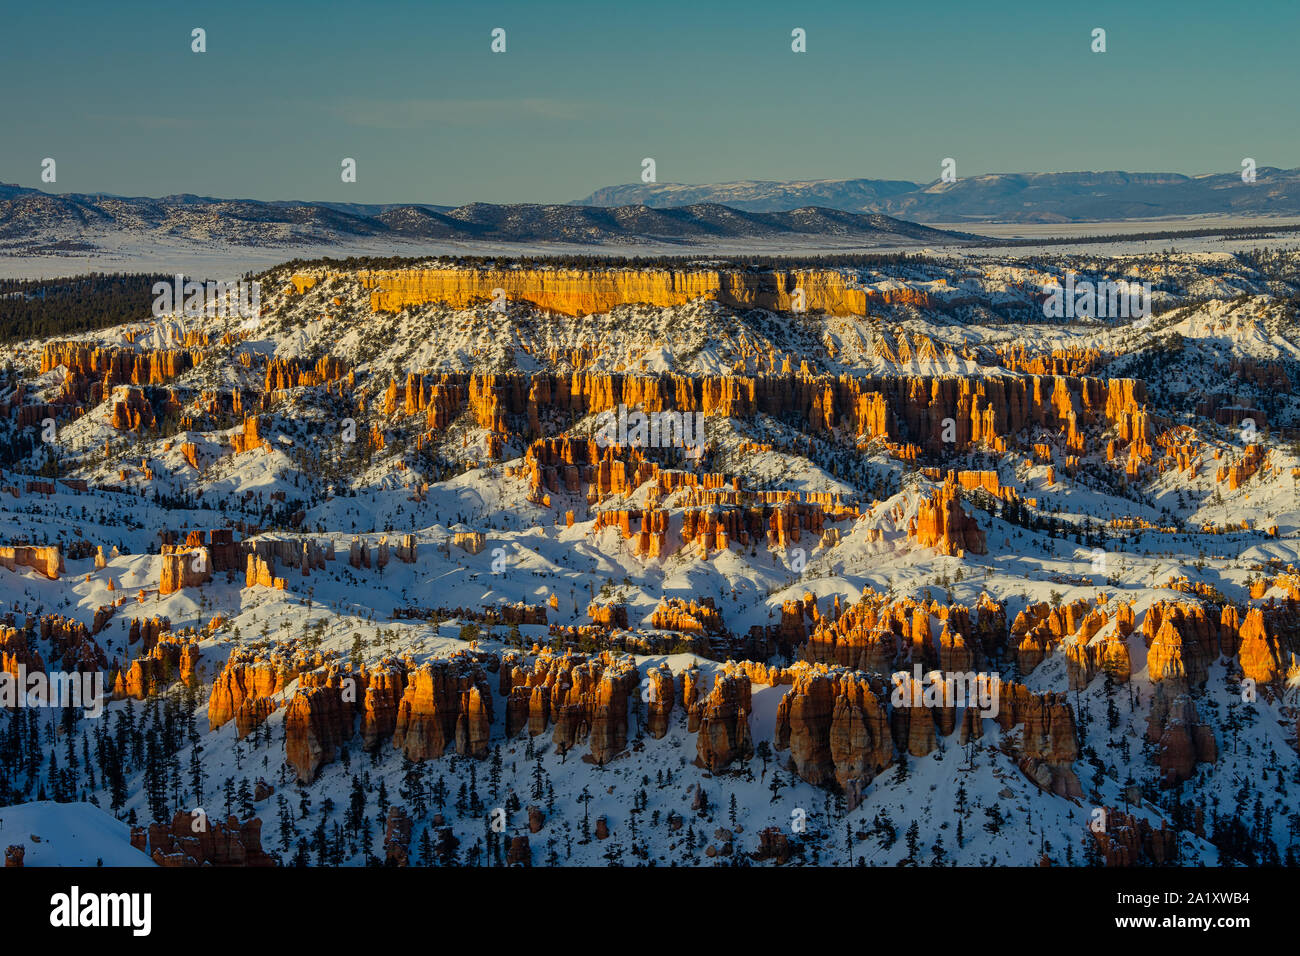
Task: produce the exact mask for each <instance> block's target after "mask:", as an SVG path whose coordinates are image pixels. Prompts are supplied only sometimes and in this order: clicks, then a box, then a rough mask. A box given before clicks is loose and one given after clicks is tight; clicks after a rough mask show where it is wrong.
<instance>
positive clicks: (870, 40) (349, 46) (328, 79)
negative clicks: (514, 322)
mask: <svg viewBox="0 0 1300 956" xmlns="http://www.w3.org/2000/svg"><path fill="white" fill-rule="evenodd" d="M1057 7H1059V9H1057ZM1135 8H1136V9H1135ZM3 26H4V29H3V35H0V90H2V91H3V93H2V95H0V182H8V183H18V184H20V185H23V186H31V187H36V188H41V189H45V190H47V191H50V192H107V193H115V194H119V195H127V196H162V195H169V194H174V193H182V192H186V193H197V194H200V195H207V196H219V197H227V198H251V199H263V200H269V199H301V200H319V201H325V200H328V201H336V202H346V201H353V202H366V203H381V202H423V203H437V204H446V205H459V204H461V203H465V202H474V201H482V202H570V201H573V200H577V199H581V198H583V197H585V196H586V195H588V194H589V193H590V192H591V191H592V190H594V189H596V188H599V187H601V186H607V185H614V184H618V183H633V182H639V181H640V178H641V170H642V160H643V159H644V158H646V157H651V158H653V159H654V160H655V167H656V176H657V179H658V181H659V182H661V183H665V182H679V183H709V182H727V181H733V180H744V179H759V180H791V179H796V180H797V179H850V178H871V179H906V180H911V181H916V182H931V181H933V180H935V179H937V178H938V177H939V174H940V164H941V162H942V160H943V159H944V158H948V157H951V158H953V159H955V160H956V164H957V165H956V172H957V175H958V176H959V177H964V176H970V175H977V174H981V173H989V172H1028V171H1035V172H1042V171H1047V172H1060V171H1072V170H1112V169H1120V170H1127V171H1144V172H1147V171H1158V172H1179V173H1187V174H1199V173H1210V172H1230V171H1238V170H1240V168H1241V162H1242V159H1243V158H1244V157H1251V158H1253V159H1255V160H1256V162H1257V163H1258V164H1259V165H1260V166H1278V167H1283V168H1293V167H1296V166H1300V125H1298V124H1297V118H1298V116H1297V114H1298V113H1300V99H1297V98H1296V91H1297V89H1300V57H1297V55H1296V47H1295V41H1296V36H1297V27H1300V3H1297V2H1296V0H1252V2H1251V3H1249V4H1241V5H1234V4H1224V3H1222V2H1202V0H1183V2H1164V0H1149V2H1139V0H1127V2H1115V3H1112V2H1105V0H1093V2H1090V3H1088V4H1086V5H1080V4H1054V3H1050V2H1049V3H1044V2H1043V0H1037V2H1019V0H1006V2H996V0H992V2H978V0H966V2H957V0H930V2H926V3H919V2H912V3H898V2H896V0H891V2H877V0H856V2H816V0H806V2H805V0H800V2H797V3H796V2H784V3H777V2H767V0H749V2H731V0H728V2H680V0H642V2H632V0H611V2H605V3H595V2H571V0H555V2H538V0H530V2H526V3H492V2H487V3H473V4H451V3H443V2H429V0H426V2H418V3H416V2H409V3H398V2H388V0H365V2H360V0H359V2H347V3H341V2H328V0H325V2H312V3H305V2H280V3H275V2H269V3H255V2H245V0H221V2H218V3H208V2H199V3H185V4H177V3H161V2H155V3H141V2H133V0H115V2H113V3H103V2H101V0H95V2H93V3H92V2H79V3H59V2H46V3H40V4H18V3H14V4H9V5H7V8H6V10H5V13H4V19H3ZM195 28H202V29H203V30H205V31H206V45H207V50H206V52H204V53H195V52H193V51H192V49H191V45H192V31H193V30H194V29H195ZM496 28H501V29H504V30H505V44H506V50H505V52H504V53H493V52H492V50H491V45H492V31H493V30H494V29H496ZM795 28H801V29H803V30H804V31H805V33H806V46H807V52H805V53H794V52H792V50H791V31H792V30H793V29H795ZM1095 28H1102V29H1104V30H1105V31H1106V52H1104V53H1094V52H1092V49H1091V46H1092V43H1093V39H1092V32H1093V30H1094V29H1095ZM46 157H50V158H53V159H55V161H56V164H57V166H56V170H57V180H56V182H55V183H43V182H42V181H41V163H42V160H43V159H44V158H46ZM344 158H351V159H354V160H355V161H356V181H355V182H343V181H342V177H341V163H342V161H343V159H344Z"/></svg>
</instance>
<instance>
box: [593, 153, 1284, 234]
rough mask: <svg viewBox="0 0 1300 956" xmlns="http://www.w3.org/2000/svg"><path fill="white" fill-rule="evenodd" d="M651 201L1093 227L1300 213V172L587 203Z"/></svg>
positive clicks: (845, 184)
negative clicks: (1093, 224) (1246, 179)
mask: <svg viewBox="0 0 1300 956" xmlns="http://www.w3.org/2000/svg"><path fill="white" fill-rule="evenodd" d="M631 203H644V204H645V205H647V206H651V207H653V208H656V209H668V208H673V207H676V206H679V205H687V204H692V203H721V204H724V205H727V206H729V207H731V208H733V209H738V210H742V211H745V212H780V211H782V210H788V209H793V208H797V207H800V206H809V205H815V206H822V207H825V208H828V209H839V210H842V211H844V212H852V213H863V214H870V213H877V214H883V215H888V216H896V217H901V218H904V219H908V220H910V221H912V222H925V223H956V222H970V223H972V224H973V223H978V222H1025V223H1034V222H1037V223H1054V222H1062V223H1064V222H1090V221H1107V220H1117V219H1152V218H1160V217H1166V216H1198V215H1199V216H1204V215H1246V216H1273V215H1275V216H1293V215H1300V169H1277V168H1274V167H1271V166H1259V167H1257V168H1256V170H1255V181H1254V182H1252V183H1247V182H1243V181H1242V178H1241V172H1240V171H1238V172H1228V173H1211V174H1208V175H1203V176H1185V175H1183V174H1181V173H1126V172H1097V173H1094V172H1077V173H993V174H989V175H984V176H970V177H964V178H963V177H959V178H958V179H957V181H956V182H954V183H944V182H940V181H937V180H936V181H935V182H932V183H928V184H923V183H912V182H906V181H900V180H883V179H825V180H807V181H802V182H758V181H744V182H732V183H716V184H706V185H683V184H678V183H648V184H647V183H633V184H630V185H623V186H606V187H605V188H603V189H598V190H596V191H595V192H593V193H592V194H591V195H590V196H588V197H586V198H585V199H581V200H578V202H577V203H576V205H580V206H624V205H628V204H631Z"/></svg>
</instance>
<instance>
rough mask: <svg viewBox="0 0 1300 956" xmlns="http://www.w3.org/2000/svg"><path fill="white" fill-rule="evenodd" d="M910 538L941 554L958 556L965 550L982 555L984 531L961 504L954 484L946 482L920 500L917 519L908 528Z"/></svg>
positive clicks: (984, 547)
mask: <svg viewBox="0 0 1300 956" xmlns="http://www.w3.org/2000/svg"><path fill="white" fill-rule="evenodd" d="M907 535H908V537H909V538H914V539H915V540H916V543H917V544H919V545H920V546H921V547H923V548H934V549H935V550H936V551H938V552H939V553H940V554H946V555H948V556H949V557H960V556H961V555H963V554H965V553H966V552H970V553H971V554H985V553H987V551H988V548H987V547H986V546H985V541H984V532H983V531H982V530H980V526H979V525H978V524H976V523H975V519H974V518H972V517H971V516H970V515H968V514H967V513H966V512H965V511H964V510H963V509H962V506H961V504H960V501H959V498H958V494H957V486H956V485H955V484H951V483H947V482H945V483H944V484H943V485H942V486H941V487H940V488H938V489H937V490H935V491H933V492H931V494H930V495H929V497H927V498H924V499H922V501H921V504H920V507H919V509H918V510H917V513H916V518H915V519H914V520H913V521H912V522H911V524H910V525H909V526H908V529H907Z"/></svg>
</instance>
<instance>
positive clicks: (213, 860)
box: [149, 810, 275, 867]
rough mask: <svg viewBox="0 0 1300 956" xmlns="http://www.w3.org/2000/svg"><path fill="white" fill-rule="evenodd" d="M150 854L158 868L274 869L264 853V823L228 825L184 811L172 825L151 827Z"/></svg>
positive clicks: (232, 821)
mask: <svg viewBox="0 0 1300 956" xmlns="http://www.w3.org/2000/svg"><path fill="white" fill-rule="evenodd" d="M149 848H150V853H149V855H150V856H151V857H152V858H153V861H154V862H155V863H157V864H158V865H159V866H169V867H178V866H275V860H273V859H272V858H271V857H270V856H268V855H267V854H266V853H265V852H264V851H263V850H262V821H261V820H259V819H258V818H257V817H253V818H251V819H249V820H244V821H241V820H240V819H239V818H238V817H236V816H233V815H232V816H230V817H229V818H228V819H227V820H226V822H225V823H224V824H223V823H219V822H217V821H215V820H208V819H207V818H206V817H203V818H200V817H196V816H194V815H191V814H189V813H186V812H185V811H184V810H182V811H179V812H178V813H177V814H176V816H174V817H172V822H171V823H170V824H164V823H151V824H150V825H149Z"/></svg>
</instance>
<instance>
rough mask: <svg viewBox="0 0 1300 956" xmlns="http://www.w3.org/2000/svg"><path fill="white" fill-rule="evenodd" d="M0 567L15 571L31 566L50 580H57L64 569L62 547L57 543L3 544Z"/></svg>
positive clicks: (0, 553)
mask: <svg viewBox="0 0 1300 956" xmlns="http://www.w3.org/2000/svg"><path fill="white" fill-rule="evenodd" d="M0 567H2V568H8V569H9V570H10V571H17V570H18V569H19V568H31V569H32V570H33V571H36V572H37V573H39V574H43V575H45V576H46V577H47V578H49V579H50V580H51V581H57V580H58V579H59V575H60V574H62V573H63V572H64V570H65V568H64V565H63V549H62V548H60V547H59V546H58V545H50V546H44V547H24V546H18V547H14V546H5V547H0Z"/></svg>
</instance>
